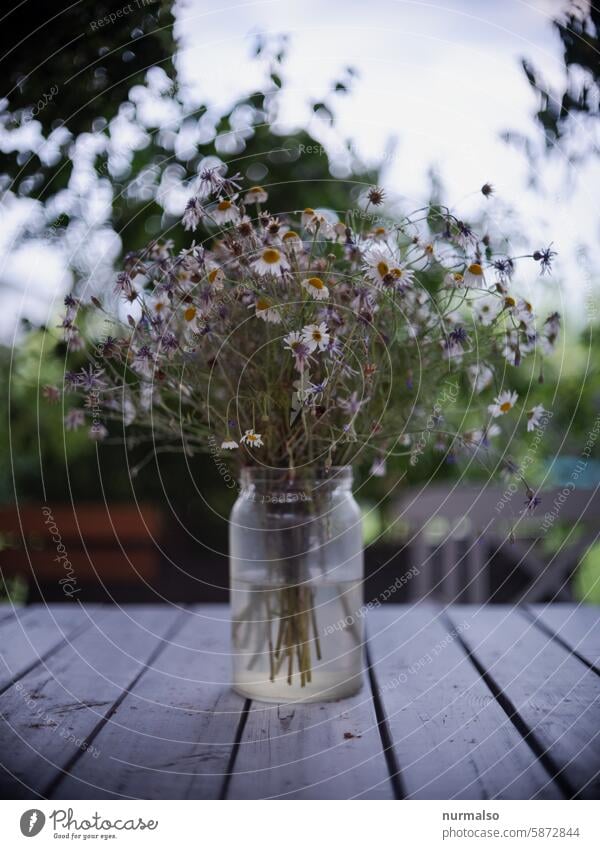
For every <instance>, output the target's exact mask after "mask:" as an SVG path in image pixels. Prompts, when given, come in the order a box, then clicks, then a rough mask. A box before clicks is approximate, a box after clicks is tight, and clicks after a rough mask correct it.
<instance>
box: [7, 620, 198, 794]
mask: <svg viewBox="0 0 600 849" xmlns="http://www.w3.org/2000/svg"><path fill="white" fill-rule="evenodd" d="M180 616H181V614H178V612H177V611H175V610H172V609H170V608H164V607H135V606H132V607H129V608H127V609H123V608H108V609H105V610H103V611H102V612H101V613H99V614H97V613H94V612H92V614H91V615H90V618H91V619H92V620H93V625H92V627H90V628H88V629H87V630H84V631H83V632H82V633H81V634H79V635H78V636H77V637H76V638H75V639H74V640H69V641H67V642H66V643H63V645H61V646H60V647H59V648H58V649H57V650H56V651H55V652H53V653H52V654H51V655H50V657H49V658H48V659H47V660H46V661H45V662H44V663H43V664H39V665H38V666H36V667H35V668H34V669H32V670H31V671H30V672H29V673H28V674H27V675H25V676H24V677H23V678H22V679H21V680H20V681H18V682H17V683H16V684H15V685H13V686H11V687H10V688H9V689H8V690H6V692H5V693H3V694H2V696H0V716H1V717H2V720H3V721H2V722H1V723H0V751H1V752H2V766H3V769H2V771H1V772H0V791H2V792H3V793H4V795H5V797H8V798H11V797H21V796H29V795H35V794H39V795H42V796H43V795H46V793H47V791H48V789H49V788H50V787H51V786H52V784H53V782H54V781H55V780H56V778H57V776H58V775H59V774H60V770H64V769H65V768H68V767H69V765H70V764H71V762H72V761H73V760H74V759H75V758H78V757H87V758H90V757H94V754H95V749H94V748H91V746H93V740H92V738H93V734H94V732H95V731H96V730H97V728H98V727H99V726H100V725H101V724H102V723H103V721H104V720H105V719H106V717H107V716H109V715H110V712H111V710H113V708H114V705H115V702H116V701H117V700H118V699H119V698H120V697H121V696H122V694H123V691H124V689H125V688H127V687H129V686H131V684H132V683H133V682H134V680H135V678H136V676H137V675H139V674H140V673H141V672H142V671H143V670H144V668H145V666H146V664H147V663H148V661H149V660H150V659H151V658H152V656H153V655H154V654H155V653H156V652H157V651H159V650H160V649H161V648H163V647H164V645H166V643H164V642H163V639H164V638H165V635H168V634H169V633H170V632H171V630H172V629H173V628H174V627H175V623H176V620H178V619H179V618H180Z"/></svg>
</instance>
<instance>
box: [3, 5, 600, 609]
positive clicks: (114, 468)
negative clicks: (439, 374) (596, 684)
mask: <svg viewBox="0 0 600 849" xmlns="http://www.w3.org/2000/svg"><path fill="white" fill-rule="evenodd" d="M599 27H600V13H599V12H598V11H597V9H595V8H594V7H593V6H592V5H591V4H589V3H586V2H583V0H581V2H570V0H565V2H562V0H555V2H554V0H533V1H532V2H530V3H527V4H525V3H522V2H519V0H508V2H505V3H498V2H493V1H492V0H488V1H486V0H484V2H476V0H449V2H447V3H445V4H439V5H436V4H432V3H424V2H423V3H421V2H413V3H402V2H400V3H395V2H391V1H390V0H376V2H374V3H369V4H364V3H361V2H359V0H349V2H345V3H343V4H342V3H341V2H339V0H335V2H333V3H330V4H326V5H324V4H319V3H317V2H314V0H306V2H302V3H300V2H293V0H282V1H281V2H273V3H267V4H248V5H244V6H243V7H240V6H238V5H236V4H235V3H233V2H229V1H228V0H220V2H218V3H217V2H212V0H179V2H174V3H171V2H161V0H132V2H131V3H129V4H124V3H122V2H120V0H117V2H110V0H100V2H97V3H95V4H93V7H92V6H90V5H89V4H85V3H83V2H76V3H66V2H64V3H63V2H60V0H59V2H52V3H50V2H40V3H36V4H35V5H34V4H32V3H31V2H25V3H22V4H20V5H18V6H17V7H16V8H15V9H13V10H12V11H9V12H5V13H4V18H3V26H2V28H1V29H0V41H1V42H2V43H1V49H0V57H1V58H0V62H1V67H2V71H3V74H2V79H3V81H4V92H3V94H2V99H1V100H0V110H1V111H0V175H1V181H2V183H1V192H2V194H1V203H0V221H1V227H0V299H1V303H2V309H1V310H0V358H1V363H0V387H1V391H0V404H1V405H2V411H1V417H0V439H1V445H2V454H1V463H2V466H1V468H2V475H1V476H0V502H1V504H2V510H1V514H0V515H1V524H0V533H1V538H0V546H1V548H2V550H1V551H0V557H1V558H2V564H1V565H2V575H3V579H4V585H3V592H4V594H5V595H6V594H7V593H9V594H11V596H12V597H13V598H14V599H15V600H33V599H35V598H39V596H40V594H41V595H43V596H44V597H45V598H49V599H54V600H56V599H58V600H62V599H63V598H64V592H63V586H64V585H63V586H61V585H59V583H58V580H57V578H56V569H57V566H56V565H54V566H53V565H52V562H51V561H52V558H53V556H54V555H53V554H52V552H53V550H54V549H53V546H56V545H57V543H56V539H54V541H53V542H50V541H49V539H48V529H47V522H46V521H45V519H44V516H45V517H46V519H47V516H48V514H47V513H46V514H42V512H41V510H42V508H44V507H45V508H46V509H47V510H50V511H51V514H52V517H53V519H54V520H55V526H56V528H57V533H55V534H54V535H53V536H54V537H56V536H57V535H58V537H59V538H60V544H64V545H65V546H66V549H67V550H68V551H69V558H70V562H72V565H73V570H74V575H75V576H76V584H77V590H78V591H81V596H82V600H83V596H85V598H86V599H88V600H94V599H97V598H102V599H106V598H113V599H127V600H134V601H137V600H139V601H142V600H148V599H149V598H153V599H156V597H157V596H158V597H163V598H168V599H176V600H183V601H185V600H188V601H196V600H223V599H224V598H225V597H226V592H227V523H226V521H225V520H224V518H223V517H226V516H227V514H228V511H229V509H230V506H231V504H232V502H233V500H234V497H235V491H233V490H232V489H230V488H228V487H226V486H224V485H223V480H222V475H221V472H220V470H219V466H218V464H216V463H215V461H214V458H213V457H211V456H194V457H184V456H180V455H178V454H169V453H162V454H157V453H156V452H154V451H153V450H152V446H148V444H146V443H144V441H143V440H142V439H141V438H140V435H139V434H137V433H136V430H135V425H134V426H132V428H131V429H130V432H128V436H127V439H126V440H125V441H123V439H119V438H118V434H110V435H109V438H108V439H106V440H105V441H104V442H102V443H101V444H99V443H96V442H92V441H90V440H89V438H88V435H87V431H86V430H78V431H69V430H67V429H66V428H65V414H66V412H67V411H66V410H65V409H64V408H63V406H62V403H58V404H56V405H55V406H50V405H48V404H47V403H45V401H44V399H43V398H42V387H44V386H45V385H54V384H56V385H60V384H61V382H62V379H63V375H64V371H65V368H66V367H67V365H66V364H67V360H68V361H69V363H70V362H71V361H72V359H70V358H72V355H73V352H69V351H68V350H67V345H66V344H65V342H64V340H63V336H62V332H61V330H60V327H59V325H60V322H61V317H62V315H63V314H64V308H63V301H64V298H65V297H66V296H68V295H69V294H74V295H76V296H77V297H79V298H81V299H82V300H83V301H89V300H90V298H91V297H102V298H107V297H110V296H111V292H112V289H113V280H114V275H115V271H116V269H117V268H118V267H119V263H120V262H121V260H122V259H123V257H124V255H126V254H127V252H128V251H131V250H136V249H139V248H140V247H141V246H143V245H144V244H145V243H146V242H147V241H148V240H149V239H152V238H159V237H160V238H168V239H172V240H173V242H174V244H175V246H176V247H180V246H182V245H184V244H187V243H188V242H189V239H188V234H185V233H184V231H183V228H182V226H181V224H180V219H181V215H182V212H183V210H184V207H185V203H186V199H187V193H186V192H187V189H186V184H187V183H188V181H189V179H190V177H192V176H193V175H194V174H197V173H198V172H199V171H200V170H201V169H202V168H205V167H209V166H212V165H216V164H218V163H220V162H223V163H226V164H227V167H228V169H229V170H230V172H231V173H235V172H238V171H239V172H241V173H242V175H243V176H244V178H245V179H246V180H247V181H248V183H249V184H260V185H263V186H265V187H266V188H268V191H269V204H270V205H272V207H273V208H277V209H285V210H290V211H294V210H302V209H303V208H304V207H305V206H307V205H308V203H309V199H312V198H314V197H315V195H318V197H319V198H320V202H321V207H322V208H323V209H324V210H328V211H330V213H331V214H333V215H335V214H336V213H341V212H342V211H343V210H346V209H349V208H353V207H355V206H356V204H357V200H358V198H359V196H360V195H361V193H363V192H364V190H365V187H367V186H370V185H373V184H377V185H380V186H382V187H384V189H385V192H386V203H385V206H384V208H383V210H382V212H381V214H382V216H385V217H386V218H387V219H392V220H393V219H394V218H395V217H399V216H400V215H401V214H402V212H403V211H408V210H411V209H414V208H418V207H425V208H427V207H429V208H430V210H431V211H432V214H433V212H434V211H435V209H436V208H437V207H438V206H439V205H440V204H446V205H448V206H450V207H451V208H452V209H453V210H454V211H455V212H456V213H457V214H460V216H461V217H464V218H465V219H466V220H469V221H470V222H473V223H474V224H476V225H477V226H478V227H479V228H480V229H483V230H484V231H489V232H493V233H494V235H496V236H497V235H498V234H500V235H501V236H502V237H503V238H504V239H505V240H506V242H507V243H509V244H510V245H511V249H512V252H513V253H515V254H519V253H524V252H532V251H534V250H540V251H542V250H545V249H547V248H548V247H549V246H550V245H551V248H552V250H553V251H556V253H557V256H556V258H555V261H554V263H553V267H552V271H551V273H547V274H544V275H541V276H540V275H537V274H536V273H535V272H532V271H531V270H526V269H525V266H524V267H523V269H521V268H520V267H518V269H517V276H518V279H519V286H520V287H521V288H522V289H524V290H525V291H526V292H527V293H529V294H530V296H531V299H532V301H534V302H535V303H537V304H539V305H540V311H541V312H543V311H544V309H545V310H546V311H550V310H557V311H558V312H560V314H561V317H562V336H561V342H560V344H559V346H558V348H557V350H556V351H555V352H554V353H553V354H552V356H551V357H549V358H547V360H546V361H545V363H544V368H543V372H542V373H539V372H536V373H535V374H534V375H532V374H531V372H530V366H529V365H527V364H526V363H524V364H523V365H522V366H521V367H519V368H515V369H514V371H515V375H514V379H513V382H514V385H515V388H516V389H517V390H519V391H521V392H522V393H523V394H526V393H527V391H528V387H530V386H531V385H532V383H535V385H536V403H542V404H543V405H544V407H545V408H546V409H547V410H549V411H550V412H551V413H552V417H551V421H550V424H549V426H548V427H547V428H546V430H545V431H544V437H543V440H541V441H539V440H538V442H537V443H535V444H533V440H534V439H535V434H532V433H527V432H526V431H525V429H524V428H520V429H519V430H518V431H515V433H514V434H513V436H512V441H511V445H510V455H511V457H512V458H513V459H514V462H515V463H516V464H519V463H523V462H526V464H527V474H528V479H529V480H530V481H531V482H532V484H533V485H534V486H535V487H536V488H537V487H539V488H540V493H539V494H540V497H541V499H542V503H541V504H540V505H539V507H538V508H537V511H538V520H537V521H538V524H537V525H535V527H534V526H533V525H532V526H531V527H530V526H529V525H527V523H522V526H521V529H520V534H517V537H519V538H517V539H516V540H512V541H511V540H507V539H506V537H507V529H506V527H503V528H502V529H501V530H500V529H499V530H498V532H497V534H496V536H494V535H493V533H492V531H491V530H489V522H488V521H487V520H486V512H487V514H489V516H490V519H491V518H494V515H497V514H498V511H497V510H495V505H496V504H497V501H498V497H499V493H500V494H501V493H502V492H503V490H504V489H505V487H506V486H507V483H506V481H503V480H502V479H500V480H496V481H492V482H491V481H490V480H489V479H488V475H487V472H486V471H485V469H483V468H481V467H480V466H479V465H478V464H475V463H467V464H465V463H464V462H461V459H460V458H455V457H452V456H448V455H447V454H444V453H443V452H440V451H437V450H436V445H435V440H431V442H430V443H428V445H427V448H426V452H425V454H424V456H423V457H422V458H421V460H420V462H419V463H418V464H417V465H416V466H414V467H411V466H410V465H409V464H407V463H403V461H402V460H401V459H398V460H397V462H396V465H394V464H391V465H390V464H388V473H387V475H386V476H385V477H381V478H380V477H373V476H370V477H368V479H367V478H365V481H366V482H365V483H364V484H362V485H361V486H360V490H359V493H358V495H359V499H360V501H361V504H362V506H363V509H364V516H365V522H364V524H365V539H366V542H367V552H366V556H367V572H368V575H370V578H368V581H369V580H370V581H371V586H370V588H369V589H367V595H369V596H371V597H372V596H374V595H376V594H377V591H378V587H379V586H387V585H389V584H390V580H392V581H393V577H392V576H393V575H397V574H401V573H405V572H406V569H405V568H404V567H402V568H400V569H399V564H403V563H406V562H409V561H410V559H411V558H414V557H417V556H421V554H422V548H418V547H417V546H416V544H415V534H414V533H413V531H414V527H416V530H417V531H418V532H419V533H418V536H419V545H422V544H423V543H425V544H426V545H427V547H428V551H430V552H431V551H433V552H434V553H435V557H434V558H433V559H434V560H435V562H436V564H437V565H436V566H435V569H437V570H438V573H436V574H438V578H437V579H436V581H432V582H430V586H429V590H430V589H431V587H435V588H438V589H439V593H440V594H441V597H444V592H445V593H446V595H448V594H449V593H450V591H452V593H453V594H454V596H456V594H457V592H458V593H460V589H461V588H460V586H458V588H457V586H456V584H454V585H453V587H452V590H450V588H446V590H445V591H444V590H443V584H444V576H443V569H444V563H447V562H448V557H452V558H456V557H461V558H462V557H464V558H465V564H467V563H468V561H469V557H468V556H467V554H468V552H470V551H471V550H472V549H473V540H480V539H483V540H484V542H485V545H486V548H485V552H483V553H482V552H481V550H480V549H477V550H478V561H477V562H478V564H479V567H478V568H483V567H482V565H481V564H482V563H485V564H486V569H487V572H486V583H485V586H482V587H480V590H479V595H478V597H477V598H476V599H472V598H468V599H466V600H479V601H480V600H487V599H491V600H492V601H507V600H510V601H513V600H522V599H525V600H551V599H552V598H554V597H557V598H560V597H567V596H568V597H571V598H573V597H574V598H578V599H582V600H586V601H588V602H591V601H593V602H600V547H599V546H598V543H597V535H598V530H599V528H600V519H599V515H600V514H599V512H598V500H597V498H596V494H597V488H598V484H599V483H600V438H599V437H600V377H599V370H600V346H599V344H598V341H597V335H598V330H599V329H600V327H599V323H600V318H599V315H598V303H599V301H598V294H599V291H600V288H599V281H598V272H597V269H598V267H599V260H600V247H599V245H600V240H599V238H598V236H599V230H600V210H599V209H598V203H597V198H598V191H597V187H598V185H599V180H598V177H599V172H600V168H599V157H598V147H599V144H600V130H599V128H600V121H599V97H600V89H599V85H600V60H599V52H598V50H599V47H600V42H599V36H600V32H599ZM488 183H489V184H491V186H492V187H493V192H492V194H491V196H490V197H486V196H485V194H482V192H481V187H482V186H483V185H485V184H488ZM78 356H79V358H80V361H81V364H83V363H85V362H86V356H87V355H86V352H85V351H82V352H80V353H79V355H78ZM536 368H537V366H536ZM457 403H458V404H460V399H458V401H457ZM574 470H577V474H576V475H575V472H574ZM457 483H458V484H459V486H460V492H461V493H462V495H464V494H465V493H467V494H468V493H472V494H473V499H474V500H475V501H478V502H479V510H478V512H477V518H474V516H475V513H469V510H468V509H467V508H466V507H465V504H466V502H461V505H462V506H461V507H460V509H461V510H463V513H464V514H465V515H466V514H467V513H469V515H470V516H471V518H470V519H469V521H467V522H465V521H462V522H458V521H457V518H459V519H460V518H461V517H460V516H459V517H457V516H456V515H447V510H446V511H445V510H444V507H443V505H444V504H446V503H447V498H443V497H442V498H438V500H437V501H436V502H435V504H436V505H437V507H436V510H435V511H434V513H435V515H434V516H433V518H434V520H435V521H429V522H427V523H425V524H426V526H425V524H424V520H423V519H422V518H420V519H419V518H418V517H417V516H416V512H418V511H416V512H415V508H414V505H415V503H417V504H418V503H421V504H423V505H424V504H429V502H426V500H425V494H427V493H429V495H430V496H431V493H434V494H438V495H439V493H451V492H453V491H454V490H453V487H456V485H457ZM565 489H566V491H567V492H569V495H568V496H564V497H563V501H561V502H560V507H561V510H559V511H558V513H557V516H556V517H555V519H552V521H549V522H548V521H546V525H545V526H544V522H543V520H544V516H545V515H546V513H547V512H548V511H550V512H551V511H552V510H553V509H554V508H553V505H555V499H556V498H557V497H559V496H558V495H557V494H559V493H560V492H564V491H565ZM482 492H488V495H487V496H486V497H485V498H480V495H481V493H482ZM436 497H437V496H436ZM419 499H420V502H419ZM566 501H568V502H569V509H567V508H566V507H565V509H562V505H563V504H564V503H566ZM520 506H521V505H520V504H519V505H516V506H515V508H514V509H515V511H516V514H517V515H518V514H519V510H518V509H517V508H518V507H520ZM426 509H427V510H429V507H427V508H426ZM428 518H429V519H430V518H431V514H430V515H429V517H428ZM463 518H464V515H463ZM502 518H503V519H504V518H505V515H503V516H502ZM411 521H412V522H413V523H417V524H416V526H415V525H414V524H413V529H412V530H411ZM419 522H421V524H419ZM540 523H541V529H540ZM484 529H485V533H484ZM511 546H512V547H511ZM449 552H451V553H450V554H449ZM438 561H439V562H438ZM559 562H560V563H561V564H562V565H561V567H560V568H558V567H556V568H555V566H556V564H557V563H559ZM432 563H433V560H432ZM548 563H550V564H554V565H553V566H552V569H551V570H550V571H551V575H550V577H549V578H548V580H546V576H545V574H543V573H544V570H545V568H546V567H545V565H544V564H546V565H547V564H548ZM59 565H60V564H59ZM61 568H62V566H61ZM433 569H434V567H433V566H432V574H433ZM53 570H54V571H53ZM439 570H442V571H441V573H439ZM61 574H62V573H61ZM455 579H456V578H455ZM532 587H533V588H534V589H533V590H532V591H531V592H530V590H531V588H532ZM536 588H537V589H536ZM424 589H427V588H423V587H422V588H421V592H424ZM429 590H428V591H429ZM437 591H438V590H436V592H437ZM407 592H408V590H407ZM528 592H529V593H530V594H529V595H528ZM434 594H435V593H434ZM394 600H396V601H402V600H404V599H403V598H402V597H401V594H399V595H398V597H396V598H395V599H394Z"/></svg>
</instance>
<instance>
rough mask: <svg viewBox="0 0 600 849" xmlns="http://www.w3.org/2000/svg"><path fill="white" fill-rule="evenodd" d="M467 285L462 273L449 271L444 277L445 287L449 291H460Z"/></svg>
mask: <svg viewBox="0 0 600 849" xmlns="http://www.w3.org/2000/svg"><path fill="white" fill-rule="evenodd" d="M464 285H465V276H464V274H461V273H460V271H448V272H447V274H446V275H445V276H444V286H448V288H449V289H460V288H461V287H462V286H464Z"/></svg>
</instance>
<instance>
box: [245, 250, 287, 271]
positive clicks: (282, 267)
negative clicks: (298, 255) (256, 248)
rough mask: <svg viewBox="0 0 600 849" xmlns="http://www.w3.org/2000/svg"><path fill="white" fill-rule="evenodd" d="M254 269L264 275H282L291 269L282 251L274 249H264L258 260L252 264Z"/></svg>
mask: <svg viewBox="0 0 600 849" xmlns="http://www.w3.org/2000/svg"><path fill="white" fill-rule="evenodd" d="M252 268H253V269H254V270H255V271H256V272H257V273H258V274H262V275H266V274H275V275H277V274H280V273H281V272H282V271H286V270H287V269H288V268H289V265H288V261H287V259H286V258H285V257H284V255H283V254H282V253H281V251H280V250H278V249H277V248H274V247H268V248H264V249H263V251H262V252H261V254H260V256H259V257H258V259H255V260H254V262H253V263H252Z"/></svg>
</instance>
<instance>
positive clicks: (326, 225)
mask: <svg viewBox="0 0 600 849" xmlns="http://www.w3.org/2000/svg"><path fill="white" fill-rule="evenodd" d="M301 221H302V226H303V227H304V228H305V230H308V232H309V233H318V234H319V236H323V237H324V238H326V239H327V238H330V237H331V236H333V235H334V233H335V230H334V227H333V226H332V224H331V222H330V221H329V220H328V219H327V218H326V217H325V216H324V215H322V214H321V213H320V212H315V210H314V209H311V208H310V207H307V208H306V209H305V210H304V212H303V213H302V215H301Z"/></svg>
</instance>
